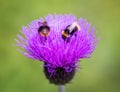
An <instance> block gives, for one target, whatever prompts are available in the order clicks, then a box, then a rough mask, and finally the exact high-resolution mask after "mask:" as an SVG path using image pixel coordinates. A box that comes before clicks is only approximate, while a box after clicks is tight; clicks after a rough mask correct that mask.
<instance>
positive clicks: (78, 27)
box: [75, 22, 81, 31]
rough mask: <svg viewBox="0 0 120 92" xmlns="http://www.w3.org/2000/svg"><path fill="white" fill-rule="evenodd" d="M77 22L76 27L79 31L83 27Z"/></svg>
mask: <svg viewBox="0 0 120 92" xmlns="http://www.w3.org/2000/svg"><path fill="white" fill-rule="evenodd" d="M75 24H76V27H77V29H78V31H79V30H80V29H81V28H80V26H79V25H78V22H75Z"/></svg>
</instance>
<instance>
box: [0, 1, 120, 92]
mask: <svg viewBox="0 0 120 92" xmlns="http://www.w3.org/2000/svg"><path fill="white" fill-rule="evenodd" d="M55 12H56V13H57V14H59V13H61V14H65V13H72V14H75V15H76V16H77V17H83V18H86V19H87V20H88V21H89V22H91V23H92V24H93V25H94V26H95V27H96V31H97V35H98V36H100V41H99V43H98V46H97V48H96V50H95V52H94V53H93V55H92V57H91V58H90V59H83V60H82V62H81V70H80V73H79V72H77V73H76V76H75V77H74V79H73V81H72V82H71V83H70V84H68V85H67V86H66V90H67V92H120V56H119V55H120V1H119V0H0V92H57V87H56V86H54V85H51V84H50V83H48V80H46V78H45V76H44V74H43V69H42V68H41V67H40V66H41V65H42V62H39V61H34V60H31V59H28V58H26V57H24V56H23V55H21V53H19V52H18V51H17V50H16V47H14V46H12V45H13V44H14V43H15V41H14V40H13V39H14V38H15V37H16V34H17V33H18V31H19V30H21V27H22V25H27V24H28V23H29V22H31V21H32V20H34V19H38V18H40V17H43V16H46V15H47V14H48V13H52V14H54V13H55Z"/></svg>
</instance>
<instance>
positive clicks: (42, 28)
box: [38, 21, 50, 37]
mask: <svg viewBox="0 0 120 92" xmlns="http://www.w3.org/2000/svg"><path fill="white" fill-rule="evenodd" d="M39 25H41V26H40V27H39V28H38V33H39V34H40V35H41V36H43V37H47V36H48V35H49V34H50V27H49V26H48V25H47V22H46V21H45V22H43V23H41V22H39Z"/></svg>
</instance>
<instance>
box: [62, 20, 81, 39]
mask: <svg viewBox="0 0 120 92" xmlns="http://www.w3.org/2000/svg"><path fill="white" fill-rule="evenodd" d="M79 30H80V26H79V25H78V23H77V22H74V23H72V24H71V25H68V26H67V27H66V28H65V30H63V31H62V38H63V39H64V40H65V39H66V38H68V37H70V36H72V35H73V34H74V33H75V32H76V31H79Z"/></svg>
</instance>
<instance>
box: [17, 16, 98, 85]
mask: <svg viewBox="0 0 120 92" xmlns="http://www.w3.org/2000/svg"><path fill="white" fill-rule="evenodd" d="M94 30H95V29H94V27H93V26H91V24H90V23H88V22H87V21H86V20H85V19H82V18H79V19H77V18H76V17H75V16H74V15H56V14H55V15H48V16H46V17H45V18H40V19H38V20H34V21H32V22H31V23H30V24H29V25H28V26H24V27H23V28H22V30H21V31H20V32H21V33H22V34H18V35H17V37H18V38H17V39H16V42H17V45H18V46H20V47H21V48H22V49H23V50H22V54H23V55H25V56H26V57H28V58H32V59H35V60H39V61H42V62H44V72H45V75H46V76H47V78H48V79H50V82H51V83H55V84H66V83H67V82H69V81H70V80H71V79H72V78H73V75H74V72H75V69H76V68H77V67H78V66H77V65H76V64H77V62H79V61H80V59H81V58H88V57H90V55H91V54H92V52H93V51H94V49H95V47H96V44H97V38H96V36H95V33H94ZM57 77H58V79H57V80H54V79H55V78H57ZM69 77H70V78H69ZM67 78H68V80H67V81H66V80H65V79H67Z"/></svg>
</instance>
